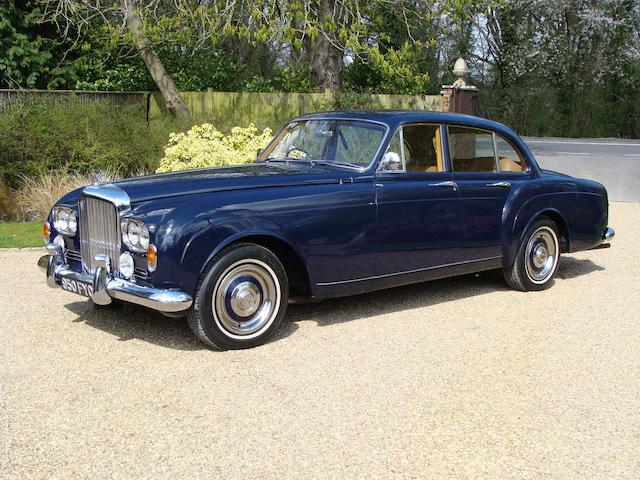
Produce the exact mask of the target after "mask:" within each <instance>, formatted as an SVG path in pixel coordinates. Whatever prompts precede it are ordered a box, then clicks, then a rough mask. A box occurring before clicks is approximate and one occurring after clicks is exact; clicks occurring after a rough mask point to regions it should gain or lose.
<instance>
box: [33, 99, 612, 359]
mask: <svg viewBox="0 0 640 480" xmlns="http://www.w3.org/2000/svg"><path fill="white" fill-rule="evenodd" d="M607 215H608V200H607V192H606V190H605V188H604V187H603V186H602V185H600V184H599V183H596V182H593V181H589V180H581V179H576V178H572V177H569V176H567V175H562V174H559V173H554V172H550V171H544V170H541V169H540V168H539V167H538V165H537V164H536V161H535V159H534V157H533V155H532V154H531V152H530V151H529V149H528V148H527V146H526V145H525V144H524V143H523V141H522V140H521V139H520V138H519V137H518V136H517V135H516V134H515V133H514V132H513V131H511V130H510V129H509V128H507V127H505V126H503V125H501V124H498V123H495V122H492V121H488V120H484V119H480V118H476V117H470V116H464V115H457V114H445V113H425V112H331V113H318V114H312V115H305V116H302V117H299V118H296V119H294V120H292V121H290V122H289V123H287V124H286V125H285V126H284V127H283V128H282V129H281V130H280V131H279V132H278V134H277V135H276V136H275V138H274V139H273V140H272V142H271V143H270V144H269V146H268V147H267V148H266V149H264V151H262V152H261V153H260V154H259V156H258V158H257V160H256V162H255V163H254V164H250V165H241V166H229V167H221V168H209V169H201V170H192V171H182V172H178V173H171V174H161V175H151V176H146V177H141V178H133V179H128V180H123V181H118V182H113V183H97V184H94V185H91V186H88V187H86V188H83V189H79V190H76V191H73V192H71V193H69V194H67V195H65V196H64V197H63V198H61V199H60V200H59V202H58V203H57V204H56V205H55V206H54V208H53V209H52V211H51V214H50V215H49V218H48V219H47V222H46V224H45V235H46V242H47V247H46V248H47V253H48V255H47V256H45V257H43V258H42V259H41V260H40V262H39V264H40V265H41V266H42V267H43V268H45V269H46V271H47V282H48V284H49V285H50V286H51V287H61V288H62V289H64V290H67V291H71V292H75V293H77V294H80V295H84V296H87V297H89V298H91V299H92V300H93V302H95V303H96V304H98V305H108V304H110V303H111V302H113V301H114V300H118V301H125V302H132V303H135V304H139V305H143V306H145V307H149V308H152V309H155V310H158V311H160V312H162V313H164V314H166V315H170V316H184V315H186V316H187V317H188V321H189V324H190V326H191V328H192V329H193V332H194V333H195V335H196V336H197V337H198V338H199V339H200V340H202V341H203V342H205V343H206V344H208V345H209V346H212V347H215V348H219V349H231V348H245V347H251V346H255V345H259V344H261V343H264V342H265V341H266V340H267V339H268V338H269V336H270V335H272V334H273V332H274V331H275V330H276V329H277V328H278V325H279V324H280V323H281V321H282V319H283V317H284V315H285V310H286V308H287V303H288V301H289V300H290V299H293V298H311V299H323V298H330V297H339V296H346V295H354V294H360V293H364V292H370V291H374V290H378V289H384V288H389V287H396V286H400V285H404V284H409V283H415V282H423V281H426V280H433V279H437V278H442V277H448V276H454V275H460V274H467V273H472V272H478V271H482V270H489V269H502V270H503V271H504V277H505V279H506V282H507V283H508V284H509V285H510V286H511V287H513V288H515V289H518V290H525V291H526V290H542V289H545V288H547V287H549V286H550V285H551V283H552V278H553V276H554V274H555V272H556V270H557V268H558V261H559V258H560V254H561V253H564V252H576V251H579V250H586V249H592V248H602V247H606V246H609V244H608V243H607V240H609V239H610V238H611V237H613V235H614V232H613V230H612V229H611V228H609V227H608V225H607Z"/></svg>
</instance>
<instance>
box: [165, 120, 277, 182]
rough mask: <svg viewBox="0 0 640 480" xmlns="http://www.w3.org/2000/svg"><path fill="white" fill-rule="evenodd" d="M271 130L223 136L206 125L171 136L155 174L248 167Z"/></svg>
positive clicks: (252, 128) (243, 130) (238, 130)
mask: <svg viewBox="0 0 640 480" xmlns="http://www.w3.org/2000/svg"><path fill="white" fill-rule="evenodd" d="M271 137H272V132H271V129H269V128H265V129H264V130H263V131H262V132H260V131H259V130H258V129H257V128H256V127H255V125H253V124H250V125H249V126H248V127H246V128H242V127H234V128H232V129H231V133H230V134H229V135H224V134H223V133H222V132H220V131H219V130H218V129H216V128H215V127H214V126H213V125H211V124H210V123H204V124H202V125H196V126H194V127H192V128H191V129H190V130H189V131H187V132H185V133H172V134H171V135H170V136H169V143H168V145H167V146H166V148H165V150H164V158H163V159H162V160H161V162H160V167H159V168H158V169H157V170H156V171H157V172H159V173H160V172H173V171H177V170H185V169H189V168H203V167H215V166H221V165H233V164H240V163H251V162H253V161H254V160H255V158H256V151H257V150H258V149H259V148H263V147H265V146H266V145H267V143H269V140H270V139H271Z"/></svg>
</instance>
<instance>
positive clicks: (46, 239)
mask: <svg viewBox="0 0 640 480" xmlns="http://www.w3.org/2000/svg"><path fill="white" fill-rule="evenodd" d="M50 235H51V226H50V225H49V222H44V223H43V224H42V236H43V238H44V244H45V245H46V244H47V243H49V236H50Z"/></svg>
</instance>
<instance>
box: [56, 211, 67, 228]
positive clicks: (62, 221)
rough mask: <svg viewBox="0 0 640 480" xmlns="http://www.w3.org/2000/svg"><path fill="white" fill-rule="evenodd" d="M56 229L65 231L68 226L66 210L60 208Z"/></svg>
mask: <svg viewBox="0 0 640 480" xmlns="http://www.w3.org/2000/svg"><path fill="white" fill-rule="evenodd" d="M58 227H59V228H58V230H60V231H63V232H64V231H66V230H67V229H68V228H69V212H68V211H67V210H60V213H59V214H58Z"/></svg>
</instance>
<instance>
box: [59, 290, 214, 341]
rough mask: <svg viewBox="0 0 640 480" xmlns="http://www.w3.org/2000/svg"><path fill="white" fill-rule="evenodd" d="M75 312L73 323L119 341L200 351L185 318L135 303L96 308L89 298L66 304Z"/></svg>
mask: <svg viewBox="0 0 640 480" xmlns="http://www.w3.org/2000/svg"><path fill="white" fill-rule="evenodd" d="M65 307H66V308H67V309H68V310H70V311H71V312H73V313H75V314H76V315H78V318H76V319H75V320H74V322H82V323H84V324H85V325H89V326H91V327H93V328H97V329H98V330H102V331H103V332H107V333H109V334H111V335H114V336H116V337H118V340H120V341H123V342H124V341H127V340H132V339H138V340H142V341H144V342H149V343H153V344H155V345H159V346H161V347H167V348H173V349H177V350H202V349H204V348H206V347H205V346H204V345H203V344H202V343H200V342H199V341H198V340H197V339H196V338H195V336H194V335H193V333H192V332H191V329H190V328H189V325H188V324H187V319H186V318H168V317H165V316H163V315H161V314H159V313H156V312H153V311H151V310H147V309H145V308H142V307H137V306H135V305H129V304H124V305H121V304H119V305H116V306H113V307H109V308H96V307H95V306H94V305H93V304H92V303H91V302H90V301H84V302H82V301H81V302H74V303H69V304H67V305H65Z"/></svg>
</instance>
